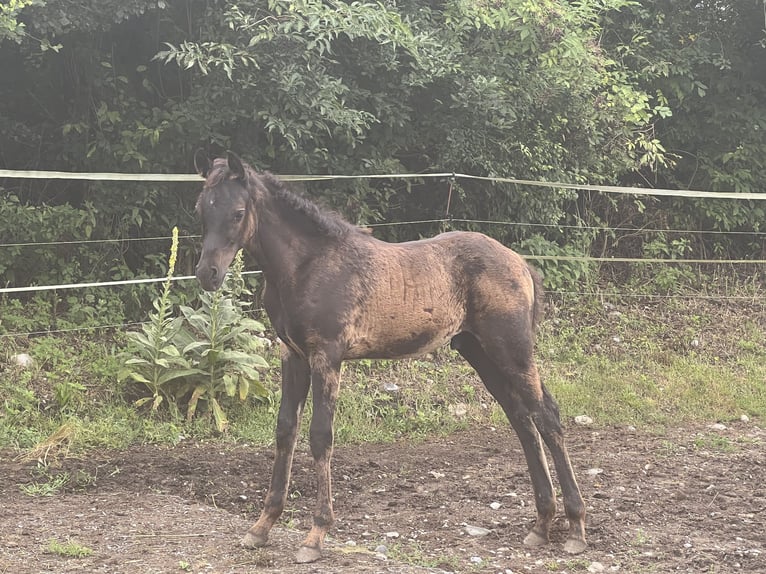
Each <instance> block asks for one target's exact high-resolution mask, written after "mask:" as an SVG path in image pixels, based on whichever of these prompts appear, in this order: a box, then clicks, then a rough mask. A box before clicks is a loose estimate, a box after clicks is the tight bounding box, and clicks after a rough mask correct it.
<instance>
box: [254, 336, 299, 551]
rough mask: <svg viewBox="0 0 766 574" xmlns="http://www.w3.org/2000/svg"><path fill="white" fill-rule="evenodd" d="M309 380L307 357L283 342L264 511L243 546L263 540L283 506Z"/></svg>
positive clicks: (262, 543) (260, 544)
mask: <svg viewBox="0 0 766 574" xmlns="http://www.w3.org/2000/svg"><path fill="white" fill-rule="evenodd" d="M310 381H311V375H310V371H309V364H308V361H306V359H303V358H302V357H300V356H299V355H297V354H296V353H295V352H293V351H291V350H290V349H289V348H288V347H287V346H286V345H284V344H282V400H281V402H280V404H279V416H278V419H277V433H276V434H277V437H276V438H277V452H276V456H275V457H274V467H273V470H272V473H271V485H270V486H269V491H268V493H267V494H266V499H265V501H264V504H263V511H262V512H261V516H260V518H259V519H258V522H256V523H255V524H254V525H253V526H252V528H250V530H248V532H247V534H246V535H245V538H244V539H243V540H242V544H243V546H246V547H248V548H255V547H258V546H263V545H265V544H266V541H267V540H268V537H269V531H270V530H271V527H272V526H274V523H275V522H276V521H277V519H278V518H279V516H280V515H281V514H282V511H283V510H284V508H285V502H286V500H287V488H288V486H289V484H290V469H291V467H292V463H293V453H294V452H295V443H296V441H297V438H298V428H299V427H300V419H301V414H302V413H303V405H304V404H305V403H306V396H307V395H308V391H309V383H310Z"/></svg>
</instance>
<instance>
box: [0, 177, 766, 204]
mask: <svg viewBox="0 0 766 574" xmlns="http://www.w3.org/2000/svg"><path fill="white" fill-rule="evenodd" d="M0 178H8V179H73V180H89V181H134V182H135V181H143V182H190V181H197V182H199V181H200V179H201V178H200V176H199V175H197V174H186V173H165V174H156V173H155V174H153V173H97V172H93V173H91V172H65V171H37V170H11V169H0ZM279 178H280V179H282V180H283V181H332V180H351V179H427V178H431V179H433V178H441V179H443V178H450V179H468V180H475V181H487V182H491V183H512V184H516V185H529V186H536V187H550V188H558V189H575V190H578V191H600V192H602V193H619V194H632V195H654V196H665V197H691V198H706V199H739V200H766V193H764V192H761V193H752V192H743V193H738V192H734V191H702V190H691V189H661V188H644V187H628V186H617V185H598V184H596V185H593V184H579V183H562V182H548V181H538V180H531V179H515V178H510V177H490V176H480V175H472V174H465V173H455V172H443V173H392V174H358V175H280V176H279Z"/></svg>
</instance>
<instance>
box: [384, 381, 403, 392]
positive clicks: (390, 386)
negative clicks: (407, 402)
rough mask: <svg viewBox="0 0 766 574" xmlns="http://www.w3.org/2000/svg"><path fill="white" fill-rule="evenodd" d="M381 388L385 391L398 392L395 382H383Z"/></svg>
mask: <svg viewBox="0 0 766 574" xmlns="http://www.w3.org/2000/svg"><path fill="white" fill-rule="evenodd" d="M383 390H384V391H386V392H387V393H392V394H393V393H398V392H399V385H397V384H396V383H388V382H386V383H383Z"/></svg>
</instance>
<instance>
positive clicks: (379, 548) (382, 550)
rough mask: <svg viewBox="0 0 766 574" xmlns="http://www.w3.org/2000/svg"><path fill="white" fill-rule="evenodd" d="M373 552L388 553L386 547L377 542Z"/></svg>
mask: <svg viewBox="0 0 766 574" xmlns="http://www.w3.org/2000/svg"><path fill="white" fill-rule="evenodd" d="M375 553H376V554H382V555H383V556H385V555H386V554H388V547H387V546H386V545H385V544H378V545H377V546H376V547H375Z"/></svg>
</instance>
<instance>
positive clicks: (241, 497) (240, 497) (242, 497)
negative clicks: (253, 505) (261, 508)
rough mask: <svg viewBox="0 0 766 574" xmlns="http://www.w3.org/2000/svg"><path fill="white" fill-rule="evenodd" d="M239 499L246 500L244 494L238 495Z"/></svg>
mask: <svg viewBox="0 0 766 574" xmlns="http://www.w3.org/2000/svg"><path fill="white" fill-rule="evenodd" d="M239 499H240V500H242V501H245V500H247V495H246V494H240V495H239Z"/></svg>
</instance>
